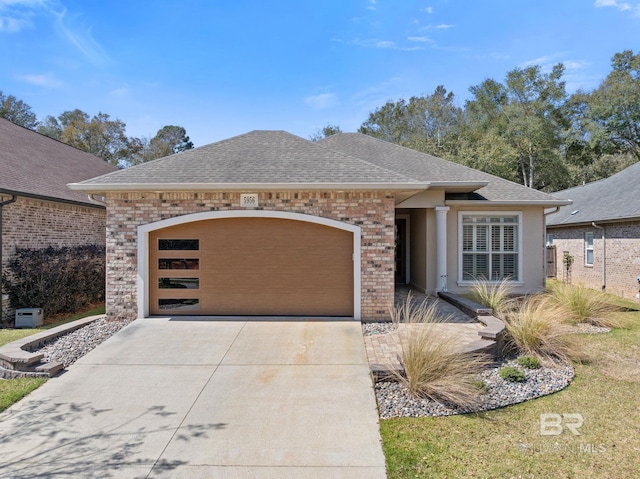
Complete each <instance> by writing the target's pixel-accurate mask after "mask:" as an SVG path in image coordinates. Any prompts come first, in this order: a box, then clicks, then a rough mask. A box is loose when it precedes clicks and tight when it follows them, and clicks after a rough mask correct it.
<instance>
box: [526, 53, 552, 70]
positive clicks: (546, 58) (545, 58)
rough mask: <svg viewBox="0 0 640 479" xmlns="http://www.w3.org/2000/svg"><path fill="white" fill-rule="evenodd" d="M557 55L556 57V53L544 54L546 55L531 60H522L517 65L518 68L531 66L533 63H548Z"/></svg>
mask: <svg viewBox="0 0 640 479" xmlns="http://www.w3.org/2000/svg"><path fill="white" fill-rule="evenodd" d="M557 57H558V55H557V54H554V55H546V56H543V57H538V58H534V59H533V60H527V61H526V62H522V63H521V64H520V65H518V66H519V67H520V68H527V67H532V66H534V65H545V64H548V63H549V62H551V61H553V59H554V58H557Z"/></svg>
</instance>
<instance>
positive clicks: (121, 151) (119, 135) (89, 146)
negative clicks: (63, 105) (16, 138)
mask: <svg viewBox="0 0 640 479" xmlns="http://www.w3.org/2000/svg"><path fill="white" fill-rule="evenodd" d="M38 132H39V133H42V134H43V135H46V136H49V137H51V138H55V139H56V140H59V141H62V142H63V143H67V144H68V145H71V146H73V147H75V148H78V149H79V150H83V151H86V152H87V153H91V154H93V155H96V156H97V157H99V158H102V159H103V160H104V161H106V162H108V163H111V164H112V165H116V166H123V163H124V164H126V163H127V162H128V160H129V158H130V156H131V154H132V145H131V140H130V139H129V138H128V137H127V135H126V124H125V123H124V122H123V121H121V120H118V119H115V120H114V119H111V117H110V116H109V115H108V114H106V113H102V112H100V113H98V114H97V115H94V116H93V117H90V116H89V115H88V114H87V113H85V112H84V111H82V110H79V109H75V110H69V111H65V112H63V113H61V114H60V115H58V117H57V118H56V117H53V116H47V117H46V118H45V120H44V122H42V124H41V125H40V126H39V128H38Z"/></svg>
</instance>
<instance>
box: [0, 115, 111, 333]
mask: <svg viewBox="0 0 640 479" xmlns="http://www.w3.org/2000/svg"><path fill="white" fill-rule="evenodd" d="M115 170H116V168H114V167H113V166H111V165H109V164H108V163H106V162H105V161H103V160H101V159H100V158H98V157H96V156H94V155H90V154H88V153H85V152H84V151H80V150H78V149H76V148H73V147H71V146H69V145H66V144H64V143H61V142H59V141H56V140H53V139H51V138H48V137H46V136H44V135H41V134H39V133H36V132H35V131H32V130H29V129H27V128H23V127H22V126H19V125H15V124H13V123H11V122H10V121H7V120H5V119H3V118H0V245H1V247H0V266H1V267H2V271H5V269H4V268H5V265H6V264H7V262H8V261H9V259H10V257H11V255H12V254H13V253H14V251H15V248H46V247H48V246H77V245H85V244H97V245H104V244H105V218H106V211H105V208H104V205H100V204H96V203H93V202H91V201H90V200H89V198H88V197H87V195H86V194H84V193H81V192H78V191H71V190H70V189H69V188H68V187H67V184H68V183H71V182H77V181H82V180H86V179H87V178H93V177H94V176H97V175H103V174H105V173H111V172H113V171H115ZM34 306H36V305H34ZM13 314H14V313H13V311H11V309H10V308H9V298H8V295H5V294H3V295H2V320H3V321H11V320H12V319H13Z"/></svg>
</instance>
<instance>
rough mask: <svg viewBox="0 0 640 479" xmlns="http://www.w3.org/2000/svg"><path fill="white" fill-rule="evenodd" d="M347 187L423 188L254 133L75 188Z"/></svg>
mask: <svg viewBox="0 0 640 479" xmlns="http://www.w3.org/2000/svg"><path fill="white" fill-rule="evenodd" d="M260 185H265V186H268V187H269V188H273V187H274V186H277V187H282V188H287V187H301V186H303V187H307V188H314V187H326V185H336V186H338V185H349V186H358V187H361V188H372V189H373V188H383V187H389V186H390V185H397V186H400V187H403V188H407V187H409V188H423V187H424V186H425V185H424V184H423V182H418V181H416V180H414V179H413V178H410V177H409V176H406V175H403V174H402V173H397V172H394V171H391V170H387V169H385V168H382V167H379V166H376V165H374V164H372V163H369V162H367V161H365V160H363V159H360V158H356V157H353V156H349V155H346V154H344V153H340V152H338V151H333V150H330V149H328V148H323V147H321V146H318V145H317V144H316V143H313V142H311V141H308V140H305V139H304V138H300V137H298V136H295V135H292V134H291V133H287V132H285V131H259V130H256V131H252V132H249V133H245V134H243V135H239V136H235V137H233V138H229V139H226V140H222V141H219V142H216V143H211V144H209V145H205V146H201V147H199V148H195V149H193V150H187V151H185V152H182V153H178V154H176V155H171V156H167V157H164V158H160V159H158V160H155V161H151V162H149V163H144V164H141V165H138V166H134V167H132V168H128V169H126V170H122V171H118V172H115V173H111V174H108V175H104V176H101V177H99V178H94V179H92V180H88V181H84V182H81V183H80V184H78V185H71V186H72V188H74V189H84V190H85V191H88V190H95V191H113V190H124V189H134V188H142V189H148V188H150V187H151V188H155V187H162V188H164V189H167V190H179V189H212V188H213V189H215V188H236V187H237V188H244V187H247V186H254V187H259V186H260Z"/></svg>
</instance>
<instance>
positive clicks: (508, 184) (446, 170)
mask: <svg viewBox="0 0 640 479" xmlns="http://www.w3.org/2000/svg"><path fill="white" fill-rule="evenodd" d="M318 143H319V144H321V145H323V146H326V147H327V148H332V149H335V150H338V151H341V152H343V153H347V154H349V155H353V156H358V157H360V158H366V159H367V160H368V161H370V162H371V163H375V164H376V165H378V166H381V167H383V168H388V169H390V170H393V171H402V172H404V173H405V174H407V175H409V176H411V177H413V178H416V179H417V180H422V181H428V182H429V183H430V184H431V185H432V186H433V187H437V186H438V183H442V187H443V188H445V189H447V184H448V183H450V182H452V181H457V182H469V183H476V184H481V185H483V186H481V187H479V188H474V190H475V193H474V194H472V195H467V198H468V199H470V200H490V201H494V202H521V203H524V202H527V201H531V202H543V203H549V202H551V203H553V202H557V198H554V197H552V196H551V195H549V194H547V193H543V192H542V191H538V190H535V189H533V188H527V187H525V186H523V185H519V184H517V183H514V182H512V181H509V180H505V179H504V178H500V177H497V176H493V175H490V174H488V173H484V172H482V171H479V170H474V169H473V168H469V167H467V166H464V165H460V164H458V163H453V162H451V161H447V160H443V159H442V158H438V157H435V156H432V155H428V154H426V153H420V152H418V151H415V150H412V149H410V148H405V147H402V146H399V145H396V144H394V143H389V142H386V141H383V140H379V139H377V138H374V137H371V136H368V135H363V134H361V133H343V134H339V135H332V136H329V137H327V138H325V139H323V140H320V141H319V142H318ZM484 185H486V186H484ZM451 199H452V200H453V198H451ZM460 199H461V200H462V199H464V197H460Z"/></svg>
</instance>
